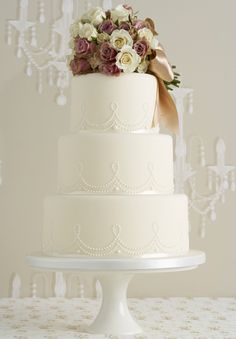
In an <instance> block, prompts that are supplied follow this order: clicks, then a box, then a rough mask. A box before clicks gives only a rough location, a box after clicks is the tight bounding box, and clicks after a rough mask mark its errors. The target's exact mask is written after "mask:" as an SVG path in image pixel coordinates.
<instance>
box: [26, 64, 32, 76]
mask: <svg viewBox="0 0 236 339" xmlns="http://www.w3.org/2000/svg"><path fill="white" fill-rule="evenodd" d="M32 73H33V71H32V67H31V63H30V62H28V64H27V67H26V74H27V76H28V77H31V75H32Z"/></svg>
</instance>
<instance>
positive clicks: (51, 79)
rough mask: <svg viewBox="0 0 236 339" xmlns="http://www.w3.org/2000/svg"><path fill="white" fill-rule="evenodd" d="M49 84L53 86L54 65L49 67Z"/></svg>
mask: <svg viewBox="0 0 236 339" xmlns="http://www.w3.org/2000/svg"><path fill="white" fill-rule="evenodd" d="M48 85H49V86H50V87H52V86H53V72H52V67H49V69H48Z"/></svg>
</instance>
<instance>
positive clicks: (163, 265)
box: [27, 250, 205, 335]
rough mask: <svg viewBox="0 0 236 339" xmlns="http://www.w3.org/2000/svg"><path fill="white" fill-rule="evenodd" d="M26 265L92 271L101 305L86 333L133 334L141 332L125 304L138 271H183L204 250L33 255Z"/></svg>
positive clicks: (199, 259) (200, 257)
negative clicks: (124, 254) (135, 255)
mask: <svg viewBox="0 0 236 339" xmlns="http://www.w3.org/2000/svg"><path fill="white" fill-rule="evenodd" d="M27 262H28V264H29V265H30V266H31V267H33V268H35V269H40V270H51V271H58V270H64V271H75V270H76V271H90V272H94V274H95V276H96V278H97V279H98V280H99V281H100V283H101V286H102V305H101V308H100V311H99V313H98V315H97V317H96V319H95V320H94V322H93V323H92V324H91V325H90V326H89V327H88V329H87V330H86V331H87V332H88V333H96V334H111V335H134V334H138V333H142V332H143V331H142V329H141V327H140V326H139V325H138V324H137V323H136V321H135V320H134V319H133V317H132V316H131V314H130V312H129V309H128V305H127V288H128V285H129V282H130V280H131V279H132V277H133V276H134V275H136V274H138V273H160V272H175V271H185V270H191V269H194V268H197V267H198V266H199V265H201V264H203V263H204V262H205V253H203V252H201V251H194V250H192V251H189V252H188V253H186V254H184V255H180V256H175V257H161V258H140V259H138V258H137V259H136V258H135V259H134V258H132V259H131V258H125V259H123V258H121V259H103V258H99V259H98V258H87V257H77V258H75V257H49V256H45V255H43V254H39V253H38V254H34V255H30V256H28V257H27Z"/></svg>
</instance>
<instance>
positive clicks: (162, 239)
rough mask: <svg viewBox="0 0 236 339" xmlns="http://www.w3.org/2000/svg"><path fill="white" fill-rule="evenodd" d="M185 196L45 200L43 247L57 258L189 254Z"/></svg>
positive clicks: (96, 196) (74, 196)
mask: <svg viewBox="0 0 236 339" xmlns="http://www.w3.org/2000/svg"><path fill="white" fill-rule="evenodd" d="M188 235H189V229H188V199H187V197H186V196H185V195H156V194H149V195H148V194H143V195H135V196H133V195H126V196H125V195H86V194H81V195H57V196H51V197H48V198H46V199H45V205H44V225H43V236H42V249H43V252H44V254H47V255H52V256H81V255H84V256H88V257H90V256H91V257H151V256H165V255H178V254H183V253H185V252H187V251H188V250H189V236H188Z"/></svg>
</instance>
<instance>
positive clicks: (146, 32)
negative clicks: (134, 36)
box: [138, 27, 153, 44]
mask: <svg viewBox="0 0 236 339" xmlns="http://www.w3.org/2000/svg"><path fill="white" fill-rule="evenodd" d="M138 36H139V37H140V38H141V39H142V38H145V39H146V40H147V41H148V42H149V43H150V44H151V43H152V39H153V33H152V31H151V30H150V29H149V28H146V27H144V28H141V29H140V30H139V31H138Z"/></svg>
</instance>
